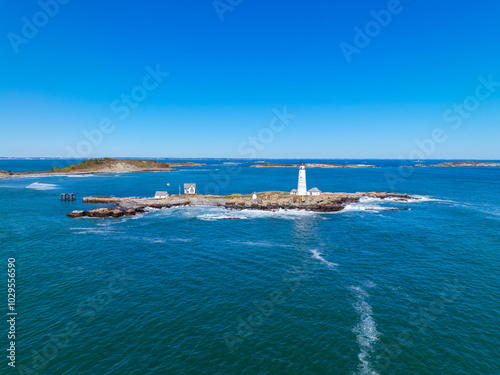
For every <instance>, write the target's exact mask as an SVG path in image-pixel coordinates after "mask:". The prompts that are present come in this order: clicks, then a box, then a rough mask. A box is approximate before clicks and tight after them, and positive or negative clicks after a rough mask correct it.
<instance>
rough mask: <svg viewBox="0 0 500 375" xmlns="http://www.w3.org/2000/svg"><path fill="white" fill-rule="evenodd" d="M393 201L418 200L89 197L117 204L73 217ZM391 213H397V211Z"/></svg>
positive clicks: (272, 195)
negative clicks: (196, 208) (200, 208)
mask: <svg viewBox="0 0 500 375" xmlns="http://www.w3.org/2000/svg"><path fill="white" fill-rule="evenodd" d="M363 197H368V198H378V199H391V200H393V201H405V202H407V201H411V200H416V198H413V197H411V196H409V195H405V194H396V193H386V192H371V193H323V194H321V195H317V196H297V195H290V194H289V193H284V192H264V193H259V194H258V195H257V199H252V196H251V195H241V194H233V195H230V196H218V195H171V196H169V197H167V198H162V199H155V198H115V197H86V198H83V202H84V203H100V204H114V205H116V207H117V208H116V209H113V208H100V209H94V210H90V211H73V212H71V213H70V214H68V216H70V217H81V216H89V217H107V216H113V217H118V216H123V215H127V214H131V215H134V214H135V213H136V212H146V211H147V208H148V207H151V208H171V207H178V206H215V207H225V208H231V209H253V210H278V209H290V210H307V211H316V212H335V211H341V210H343V209H344V207H345V206H346V205H348V204H350V203H357V202H359V201H360V199H361V198H363ZM391 210H393V211H397V210H399V209H398V208H396V207H394V208H392V209H391Z"/></svg>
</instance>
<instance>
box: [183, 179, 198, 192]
mask: <svg viewBox="0 0 500 375" xmlns="http://www.w3.org/2000/svg"><path fill="white" fill-rule="evenodd" d="M184 194H196V184H194V183H192V182H191V183H190V184H184Z"/></svg>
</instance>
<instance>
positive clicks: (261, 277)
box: [0, 160, 500, 375]
mask: <svg viewBox="0 0 500 375" xmlns="http://www.w3.org/2000/svg"><path fill="white" fill-rule="evenodd" d="M227 161H228V160H223V161H218V160H209V161H207V162H208V163H209V165H208V166H207V167H196V168H181V169H180V170H179V171H175V172H158V173H136V174H116V175H99V176H86V177H57V176H52V177H37V178H23V179H12V180H0V217H1V223H2V225H1V229H0V243H1V245H2V246H1V251H2V258H1V259H2V262H3V263H4V266H3V267H7V259H8V258H9V257H14V258H15V259H16V270H17V294H16V299H17V312H18V317H17V319H18V321H17V326H16V328H17V332H16V348H17V350H16V370H12V369H10V368H9V367H8V366H7V359H5V360H4V363H3V364H1V365H0V368H1V370H0V373H2V374H3V373H6V374H7V373H16V372H17V373H26V374H78V375H80V374H82V375H87V374H89V375H90V374H92V375H93V374H353V373H355V374H499V373H500V364H499V361H500V355H499V354H498V353H499V350H498V347H499V345H500V333H499V332H498V327H500V311H499V302H498V301H499V300H500V257H499V251H500V234H499V229H500V201H499V198H498V194H499V193H500V168H414V169H411V170H410V169H398V167H397V166H398V165H399V162H397V161H374V160H372V161H370V160H360V161H358V162H366V163H368V164H377V165H381V166H382V167H381V168H377V169H308V170H307V179H308V187H309V188H311V187H314V186H317V187H318V188H320V189H321V190H323V191H344V192H356V191H395V192H400V193H406V194H412V195H416V196H419V197H421V198H422V199H420V200H419V201H418V202H415V203H405V202H381V201H377V200H365V201H363V202H361V203H360V204H356V205H350V206H349V207H348V209H347V210H345V211H343V212H340V213H333V214H322V213H310V212H295V211H278V212H259V211H229V210H225V209H222V208H209V207H191V208H177V209H170V210H153V211H151V212H150V213H148V214H145V215H140V216H136V217H131V218H117V219H114V218H107V219H89V218H80V219H69V218H68V217H66V216H65V214H66V213H68V212H70V211H72V210H74V209H81V208H85V209H90V208H93V207H98V206H96V205H83V204H82V203H81V199H80V198H82V197H83V196H89V195H115V196H152V195H153V194H154V192H155V191H156V190H168V191H170V192H171V193H177V191H178V185H179V184H182V183H184V182H191V181H192V182H196V183H197V185H198V189H199V191H200V192H215V190H217V191H218V192H219V193H221V194H230V193H236V192H240V193H251V192H253V191H266V190H285V191H289V190H291V189H292V188H294V187H295V185H296V180H297V170H296V169H255V168H248V167H247V166H248V163H244V164H240V165H232V166H227V165H222V162H227ZM232 162H235V163H240V162H241V161H238V160H233V161H232ZM288 162H290V161H288ZM335 162H339V161H335ZM342 162H352V161H342ZM9 163H12V164H9ZM50 163H51V162H50V161H33V160H30V161H5V160H2V161H0V169H3V170H12V171H17V170H43V169H46V168H47V167H46V166H47V165H49V164H50ZM14 164H15V165H14ZM167 183H168V184H170V186H167ZM63 192H64V193H76V194H77V196H78V198H79V200H78V201H77V202H71V203H70V202H60V201H59V200H58V198H59V194H60V193H63ZM390 207H399V208H410V210H401V211H390V210H387V208H390ZM366 209H369V210H366ZM231 219H235V220H231ZM4 298H5V301H6V300H7V294H6V293H5V297H4ZM4 306H5V311H6V310H7V309H6V302H5V305H4ZM7 329H8V326H7V323H5V326H4V329H3V331H4V332H5V333H4V334H2V336H4V337H2V339H1V340H0V342H2V343H3V347H4V348H5V349H7V348H8V341H9V340H8V339H7V337H6V336H7V333H6V332H7ZM23 371H24V372H23Z"/></svg>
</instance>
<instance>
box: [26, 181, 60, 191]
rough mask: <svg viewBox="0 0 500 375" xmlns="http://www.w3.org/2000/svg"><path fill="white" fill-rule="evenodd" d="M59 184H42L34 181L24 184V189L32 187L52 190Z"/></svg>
mask: <svg viewBox="0 0 500 375" xmlns="http://www.w3.org/2000/svg"><path fill="white" fill-rule="evenodd" d="M58 188H59V186H57V185H54V184H44V183H41V182H34V183H32V184H31V185H28V186H26V189H34V190H53V189H58Z"/></svg>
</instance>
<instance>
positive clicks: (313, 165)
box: [250, 163, 378, 168]
mask: <svg viewBox="0 0 500 375" xmlns="http://www.w3.org/2000/svg"><path fill="white" fill-rule="evenodd" d="M299 166H300V164H280V163H271V164H257V165H251V166H250V168H298V167H299ZM304 166H305V167H306V168H378V167H377V166H376V165H369V164H323V163H304Z"/></svg>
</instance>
